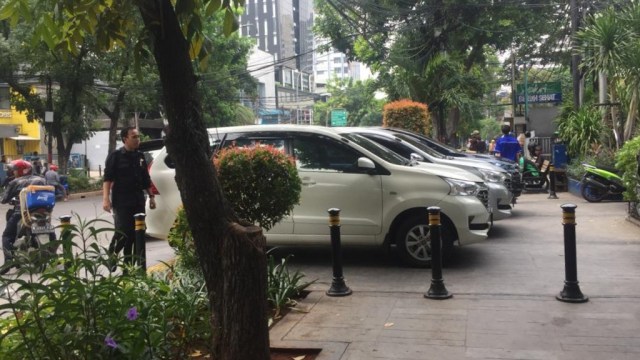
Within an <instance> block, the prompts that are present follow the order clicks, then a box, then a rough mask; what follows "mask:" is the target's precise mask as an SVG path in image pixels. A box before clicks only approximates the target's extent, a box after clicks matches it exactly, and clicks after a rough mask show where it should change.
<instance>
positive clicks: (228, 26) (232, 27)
mask: <svg viewBox="0 0 640 360" xmlns="http://www.w3.org/2000/svg"><path fill="white" fill-rule="evenodd" d="M223 29H224V34H225V35H226V36H229V35H231V34H232V33H233V32H234V31H236V30H238V22H237V20H236V17H235V15H234V14H233V11H231V9H229V8H227V10H225V14H224V27H223Z"/></svg>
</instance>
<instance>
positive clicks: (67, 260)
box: [59, 215, 73, 269]
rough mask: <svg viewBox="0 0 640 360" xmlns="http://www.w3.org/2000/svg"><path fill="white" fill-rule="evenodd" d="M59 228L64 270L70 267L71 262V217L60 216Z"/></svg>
mask: <svg viewBox="0 0 640 360" xmlns="http://www.w3.org/2000/svg"><path fill="white" fill-rule="evenodd" d="M59 219H60V226H61V227H62V231H60V242H61V243H62V261H64V267H65V269H68V268H70V267H71V262H72V260H73V253H72V249H73V242H72V238H71V215H62V216H60V217H59Z"/></svg>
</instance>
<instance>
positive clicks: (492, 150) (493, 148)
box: [489, 139, 496, 155]
mask: <svg viewBox="0 0 640 360" xmlns="http://www.w3.org/2000/svg"><path fill="white" fill-rule="evenodd" d="M495 153H496V141H495V140H494V139H491V142H490V143H489V155H494V154H495Z"/></svg>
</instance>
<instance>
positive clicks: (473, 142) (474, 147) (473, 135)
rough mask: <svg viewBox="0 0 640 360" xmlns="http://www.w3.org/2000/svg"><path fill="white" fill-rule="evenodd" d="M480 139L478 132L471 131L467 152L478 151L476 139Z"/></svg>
mask: <svg viewBox="0 0 640 360" xmlns="http://www.w3.org/2000/svg"><path fill="white" fill-rule="evenodd" d="M479 137H480V131H478V130H473V132H471V136H469V140H467V150H469V151H473V152H477V151H478V140H479V139H478V138H479Z"/></svg>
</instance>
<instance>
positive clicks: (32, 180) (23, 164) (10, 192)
mask: <svg viewBox="0 0 640 360" xmlns="http://www.w3.org/2000/svg"><path fill="white" fill-rule="evenodd" d="M7 167H8V168H9V169H10V170H11V171H12V172H13V174H14V176H15V179H13V180H11V182H10V183H9V184H8V185H7V189H6V190H5V192H4V194H3V196H2V199H0V203H2V204H7V203H9V202H10V201H11V199H13V198H17V197H18V196H19V195H20V191H21V190H22V189H23V188H25V187H27V186H29V185H46V183H45V180H44V178H42V177H40V176H36V175H33V174H32V169H33V166H32V165H31V163H30V162H28V161H25V160H14V161H12V162H11V163H10V164H9V165H8V166H7ZM13 210H14V209H11V210H9V211H12V214H11V215H10V216H7V225H6V227H5V229H4V232H3V233H2V250H3V253H4V265H3V266H2V268H0V274H2V275H4V274H6V273H7V272H8V271H9V269H10V268H11V266H10V265H9V263H10V262H11V261H12V260H13V250H14V249H13V244H14V243H15V241H16V235H17V233H18V223H19V222H20V218H21V215H20V211H13ZM8 215H9V214H8ZM53 238H54V239H55V235H54V237H53Z"/></svg>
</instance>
